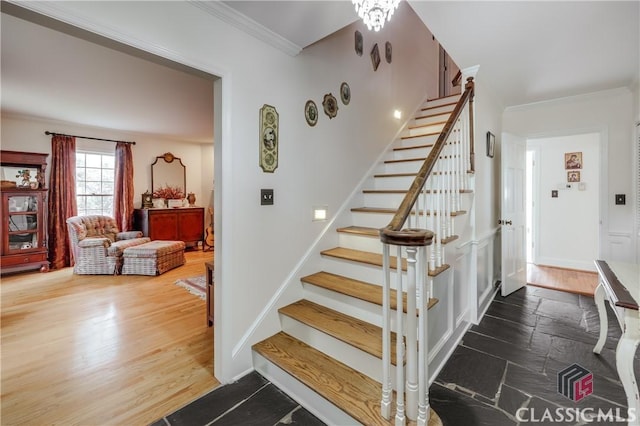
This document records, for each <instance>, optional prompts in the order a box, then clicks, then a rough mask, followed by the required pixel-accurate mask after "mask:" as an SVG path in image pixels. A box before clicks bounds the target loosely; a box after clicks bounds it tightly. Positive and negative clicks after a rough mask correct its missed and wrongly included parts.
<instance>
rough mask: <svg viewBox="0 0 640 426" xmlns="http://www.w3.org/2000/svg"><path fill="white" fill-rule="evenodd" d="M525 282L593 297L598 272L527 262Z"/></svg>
mask: <svg viewBox="0 0 640 426" xmlns="http://www.w3.org/2000/svg"><path fill="white" fill-rule="evenodd" d="M527 284H530V285H534V286H536V287H544V288H550V289H553V290H561V291H566V292H569V293H576V294H584V295H585V296H591V297H593V294H594V292H595V290H596V287H597V286H598V273H597V272H590V271H578V270H575V269H564V268H554V267H551V266H542V265H534V264H533V263H528V264H527Z"/></svg>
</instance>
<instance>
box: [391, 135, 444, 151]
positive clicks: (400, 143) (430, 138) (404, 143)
mask: <svg viewBox="0 0 640 426" xmlns="http://www.w3.org/2000/svg"><path fill="white" fill-rule="evenodd" d="M405 136H408V135H405ZM438 136H439V134H433V135H427V136H420V137H415V138H407V139H402V138H400V139H398V140H397V141H396V142H395V143H394V146H395V147H396V148H399V147H409V146H416V145H425V144H429V143H431V144H432V143H436V141H437V140H438Z"/></svg>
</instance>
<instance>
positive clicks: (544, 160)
mask: <svg viewBox="0 0 640 426" xmlns="http://www.w3.org/2000/svg"><path fill="white" fill-rule="evenodd" d="M527 148H528V149H529V148H533V150H534V151H535V152H536V154H535V155H536V156H535V162H536V164H535V170H536V172H534V180H535V183H534V187H535V188H536V192H537V194H536V195H537V196H536V197H534V198H535V206H534V209H535V215H534V216H535V217H536V218H537V222H538V223H541V224H543V225H542V226H537V227H536V225H535V224H534V228H536V229H534V230H533V232H534V235H535V247H534V249H535V254H536V255H535V262H536V263H537V264H540V265H549V266H558V267H564V268H573V269H582V270H593V271H595V266H594V264H593V260H594V259H596V258H597V257H598V236H599V227H600V226H599V223H598V221H599V217H600V213H599V207H600V206H599V196H600V194H599V188H600V176H599V169H600V167H599V165H600V134H599V133H588V134H581V135H571V136H561V137H555V138H540V139H534V140H528V141H527ZM568 152H582V159H583V167H582V169H581V170H579V171H580V183H581V184H583V185H584V190H580V189H579V188H580V185H579V184H577V183H570V184H569V183H568V182H567V170H566V169H565V168H564V154H565V153H568ZM567 185H570V186H571V188H567ZM559 187H562V188H559ZM552 190H557V191H558V197H557V198H552V197H551V191H552Z"/></svg>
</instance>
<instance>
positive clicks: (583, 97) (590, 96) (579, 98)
mask: <svg viewBox="0 0 640 426" xmlns="http://www.w3.org/2000/svg"><path fill="white" fill-rule="evenodd" d="M630 93H631V89H630V88H629V87H617V88H615V89H607V90H601V91H598V92H589V93H582V94H579V95H572V96H564V97H560V98H554V99H547V100H543V101H537V102H531V103H528V104H521V105H512V106H508V107H506V108H505V112H516V111H527V110H530V109H535V108H540V107H542V106H552V105H562V104H568V103H575V102H584V101H589V100H594V99H605V98H611V97H614V96H621V95H628V94H630Z"/></svg>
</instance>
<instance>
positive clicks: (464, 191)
mask: <svg viewBox="0 0 640 426" xmlns="http://www.w3.org/2000/svg"><path fill="white" fill-rule="evenodd" d="M407 192H409V191H408V190H406V189H363V190H362V193H363V194H406V193H407ZM420 192H424V191H420ZM426 192H427V194H431V193H433V190H431V189H427V191H426ZM443 192H444V193H448V192H449V191H448V190H446V191H443ZM457 192H459V193H461V194H471V193H472V192H473V191H472V190H470V189H459V190H458V191H457Z"/></svg>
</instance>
